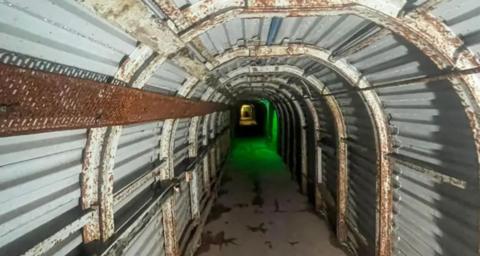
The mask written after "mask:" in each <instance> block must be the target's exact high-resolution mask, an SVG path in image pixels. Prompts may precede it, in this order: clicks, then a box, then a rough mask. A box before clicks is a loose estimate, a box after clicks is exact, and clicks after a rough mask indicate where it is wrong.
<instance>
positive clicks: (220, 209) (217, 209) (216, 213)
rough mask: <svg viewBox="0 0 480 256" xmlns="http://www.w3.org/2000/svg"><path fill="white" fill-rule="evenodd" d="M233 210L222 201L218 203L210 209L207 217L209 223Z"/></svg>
mask: <svg viewBox="0 0 480 256" xmlns="http://www.w3.org/2000/svg"><path fill="white" fill-rule="evenodd" d="M231 210H232V209H231V208H229V207H226V206H225V205H223V204H221V203H216V204H215V205H214V206H213V207H212V209H211V210H210V214H209V215H208V218H207V223H210V222H212V221H215V220H218V219H220V218H221V217H222V215H223V214H224V213H227V212H230V211H231Z"/></svg>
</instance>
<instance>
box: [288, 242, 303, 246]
mask: <svg viewBox="0 0 480 256" xmlns="http://www.w3.org/2000/svg"><path fill="white" fill-rule="evenodd" d="M288 243H289V244H290V245H291V246H295V245H297V244H298V243H300V242H299V241H288Z"/></svg>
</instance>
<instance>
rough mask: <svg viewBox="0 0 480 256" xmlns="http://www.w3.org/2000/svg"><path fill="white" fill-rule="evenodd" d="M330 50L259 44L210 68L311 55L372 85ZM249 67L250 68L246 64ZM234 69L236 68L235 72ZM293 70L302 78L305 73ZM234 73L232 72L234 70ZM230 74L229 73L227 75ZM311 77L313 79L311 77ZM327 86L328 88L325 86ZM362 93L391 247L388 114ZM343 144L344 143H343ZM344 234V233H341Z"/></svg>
mask: <svg viewBox="0 0 480 256" xmlns="http://www.w3.org/2000/svg"><path fill="white" fill-rule="evenodd" d="M330 55H331V52H329V51H327V50H325V49H320V48H315V47H312V46H307V45H302V44H292V45H287V46H283V45H282V46H260V47H256V48H250V47H240V48H238V49H234V50H232V51H228V52H226V53H224V54H222V55H219V56H217V57H216V58H215V60H216V62H215V66H211V67H210V69H214V68H218V67H220V66H221V65H223V64H224V63H227V62H229V61H231V60H233V59H235V58H239V57H279V56H309V57H311V58H313V59H315V60H317V61H318V62H319V63H321V64H323V65H324V66H326V67H327V68H330V69H331V70H333V71H335V72H336V73H337V74H339V75H340V76H341V77H343V78H344V79H345V80H346V81H347V82H348V83H349V84H350V85H351V86H353V85H356V86H357V87H358V88H369V87H371V85H370V83H369V81H368V80H367V79H366V78H364V77H363V76H362V75H361V74H360V73H359V72H358V71H357V70H356V69H355V68H354V67H353V66H351V65H350V64H348V63H347V62H346V61H344V60H332V59H330V58H329V57H330ZM247 69H249V68H248V67H247ZM255 69H256V70H259V69H261V66H255V67H254V68H251V72H255ZM266 71H268V72H278V70H276V69H275V68H273V69H270V70H268V69H267V70H266ZM233 72H235V71H233ZM300 72H301V73H299V72H298V71H297V72H293V73H294V74H296V75H299V76H300V77H301V76H302V74H303V71H301V70H300ZM231 73H232V72H231ZM227 76H228V75H227ZM311 79H312V78H310V80H311ZM325 88H326V87H325ZM359 95H360V96H361V97H362V99H363V100H364V101H365V104H366V105H367V109H368V110H369V111H368V112H369V113H370V116H371V120H373V124H374V128H375V131H374V134H375V137H376V145H377V149H378V151H379V154H378V155H377V166H378V167H377V168H378V173H379V175H378V177H379V180H378V181H377V183H378V186H379V189H378V191H379V193H378V195H377V196H378V208H379V210H380V213H379V220H378V221H379V230H378V236H379V239H378V246H377V249H378V248H390V247H391V243H392V241H391V235H390V234H391V228H392V225H391V224H392V214H393V213H392V205H393V195H392V187H391V182H390V176H391V172H392V168H391V161H390V158H389V154H390V152H392V151H393V146H392V145H393V144H392V141H393V140H392V138H391V135H390V133H389V129H388V121H387V117H386V115H385V113H384V111H383V107H382V104H381V101H380V99H379V97H378V95H377V94H376V92H375V91H368V90H366V91H360V92H359ZM341 144H343V142H342V143H341ZM342 236H343V235H342Z"/></svg>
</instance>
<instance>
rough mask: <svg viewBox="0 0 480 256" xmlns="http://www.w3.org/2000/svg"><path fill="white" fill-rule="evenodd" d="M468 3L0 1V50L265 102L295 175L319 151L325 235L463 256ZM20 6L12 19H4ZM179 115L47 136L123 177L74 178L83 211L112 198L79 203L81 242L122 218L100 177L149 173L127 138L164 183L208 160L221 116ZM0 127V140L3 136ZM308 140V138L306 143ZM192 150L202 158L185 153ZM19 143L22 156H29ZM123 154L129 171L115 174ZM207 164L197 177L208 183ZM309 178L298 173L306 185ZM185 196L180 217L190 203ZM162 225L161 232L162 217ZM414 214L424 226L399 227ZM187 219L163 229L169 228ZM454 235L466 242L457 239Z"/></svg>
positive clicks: (356, 248)
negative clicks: (328, 227) (327, 224)
mask: <svg viewBox="0 0 480 256" xmlns="http://www.w3.org/2000/svg"><path fill="white" fill-rule="evenodd" d="M187 2H188V3H189V4H187V5H185V3H187ZM479 10H480V2H478V1H476V0H465V1H457V0H450V1H448V0H420V1H404V0H388V1H375V0H323V1H259V0H194V1H193V0H192V1H180V0H178V1H177V0H165V1H160V0H144V1H130V0H121V1H99V0H82V1H76V2H74V3H61V4H58V5H57V4H54V3H53V2H50V1H48V4H46V5H45V6H43V7H42V6H40V4H39V3H29V4H27V3H22V2H21V1H13V0H12V1H3V2H2V3H0V13H5V14H7V13H8V15H6V16H5V22H2V23H5V24H6V25H5V26H4V27H3V28H0V30H1V31H2V32H3V33H2V36H3V37H4V39H5V40H1V42H0V49H1V50H0V60H1V63H2V64H8V65H14V66H20V67H22V68H26V69H34V70H37V71H41V72H50V73H55V74H56V75H59V76H69V77H71V78H72V77H73V78H75V79H86V80H88V81H92V82H95V83H106V84H110V85H112V86H113V85H115V86H116V85H122V86H124V87H127V88H126V89H131V88H138V89H141V90H143V91H148V92H154V93H160V94H164V95H169V96H175V97H181V98H187V99H189V100H192V101H188V104H195V103H198V101H200V102H203V101H208V102H214V103H218V104H219V105H220V104H224V105H233V104H235V103H236V102H238V101H241V100H248V99H261V98H266V99H269V100H270V101H271V102H272V103H273V104H274V106H275V108H276V109H278V111H279V113H280V114H279V115H280V118H281V119H282V120H283V121H282V122H281V127H283V129H285V131H284V132H285V135H286V136H287V135H288V136H290V137H289V138H290V139H292V141H296V142H300V143H299V145H301V146H300V148H301V149H299V150H300V152H301V153H304V154H303V156H302V158H301V160H299V161H300V162H301V163H298V162H295V163H296V164H297V165H294V166H300V167H301V168H302V170H301V171H300V172H301V174H302V175H304V176H305V179H307V178H309V177H307V176H308V170H307V169H308V168H309V165H308V164H307V159H306V158H307V153H308V152H309V150H312V148H313V150H318V149H316V148H317V147H320V148H322V151H319V152H320V153H319V154H320V155H321V156H322V159H323V158H325V160H324V162H325V163H322V164H324V165H325V166H326V167H325V170H324V173H323V176H322V177H324V178H325V180H324V182H323V183H322V184H323V185H319V186H318V187H316V189H317V190H318V191H317V190H316V191H315V192H316V193H317V195H316V198H317V200H318V202H321V204H320V203H319V205H318V208H319V209H321V210H322V211H323V212H324V213H325V214H327V215H328V214H332V212H333V215H334V218H333V221H334V222H335V223H334V225H335V226H336V232H337V233H336V235H337V238H338V240H339V241H340V242H342V244H344V245H346V246H347V247H349V248H350V250H351V251H352V252H354V253H356V254H359V255H362V254H365V255H379V256H388V255H443V254H445V255H449V254H452V253H454V252H456V251H459V250H460V251H462V252H464V255H477V254H478V250H479V248H478V246H479V245H478V241H479V239H480V238H479V237H480V236H479V232H480V231H479V230H480V229H479V223H480V222H478V219H479V218H480V216H479V214H478V208H479V207H480V206H479V203H478V200H477V201H476V200H475V198H474V199H470V198H469V195H471V194H472V193H478V192H479V191H478V190H479V177H480V175H479V173H480V122H479V113H480V76H479V75H478V73H480V64H479V59H478V54H479V53H480V39H479V38H480V37H479V36H478V34H479V33H480V31H478V30H475V28H476V24H478V22H479V21H480V15H479ZM48 13H51V17H47V16H48V15H49V14H48ZM19 17H20V18H22V19H24V21H25V22H24V23H22V22H17V20H18V18H19ZM41 17H46V18H45V19H43V21H42V22H43V23H41V24H40V25H39V26H40V29H39V30H40V31H41V32H48V33H50V34H52V35H55V36H56V39H50V38H47V37H45V36H43V35H42V34H41V33H40V32H36V31H34V28H33V27H29V26H28V25H29V24H34V23H35V22H39V20H41ZM69 19H70V21H69V22H66V20H69ZM16 31H17V32H18V31H20V32H21V33H20V32H18V33H17V32H16ZM75 41H77V42H78V44H77V45H75V43H74V42H75ZM35 47H38V49H42V51H37V52H36V51H33V50H32V49H33V48H35ZM97 53H101V54H97ZM95 54H97V55H95ZM44 64H45V65H44ZM57 66H58V68H57ZM169 99H170V98H169ZM176 100H178V99H176ZM192 102H193V103H192ZM185 104H186V103H185ZM199 104H200V103H199ZM224 105H222V106H224ZM131 106H133V104H132V105H131ZM192 106H193V105H192ZM195 106H197V105H195ZM212 106H213V105H212ZM212 108H213V107H212ZM207 112H208V111H207ZM201 114H205V113H203V112H202V113H201ZM191 116H192V115H190V116H188V115H187V116H185V117H186V118H184V119H168V120H162V121H160V120H158V121H157V122H154V123H150V124H149V126H148V127H147V125H146V124H144V125H141V127H142V128H139V127H140V126H136V125H132V126H123V127H122V126H120V125H122V124H123V123H117V124H115V123H112V124H110V125H116V126H111V127H108V128H92V127H96V126H91V127H90V126H89V127H80V128H92V129H89V131H88V134H87V135H86V136H83V135H80V134H77V135H76V134H70V133H72V131H64V132H65V133H66V134H65V135H61V136H60V137H62V136H65V137H66V138H69V139H70V140H71V142H70V144H69V145H70V147H72V148H69V147H67V146H65V148H64V151H61V150H60V151H59V152H58V153H59V154H60V153H61V154H67V151H68V152H70V151H72V150H77V151H78V149H79V148H81V147H83V146H78V145H80V144H82V145H83V144H85V146H84V149H83V151H84V152H86V154H87V155H90V154H91V155H94V156H95V155H99V157H92V158H91V159H90V158H89V159H87V161H86V162H88V163H87V164H85V163H82V164H80V166H81V167H82V170H83V171H82V173H85V172H86V171H87V170H90V171H91V170H94V169H95V168H97V169H98V168H101V169H102V168H103V169H105V170H107V171H106V172H105V173H104V174H103V176H100V177H99V179H101V180H109V179H110V177H113V173H114V172H116V171H118V172H122V173H124V174H122V179H119V178H118V177H117V179H116V180H115V181H113V178H112V185H111V187H102V188H101V189H99V190H98V192H97V191H94V190H95V189H93V188H88V186H85V187H83V188H81V190H82V194H87V195H88V196H87V197H86V198H82V207H83V208H82V209H91V208H92V207H93V205H94V204H95V202H94V201H95V200H94V199H93V198H95V196H97V193H99V194H101V195H105V196H106V197H108V198H113V197H114V196H115V200H116V201H115V203H114V202H113V200H111V201H112V202H109V203H108V204H106V205H104V204H102V205H101V206H100V207H101V210H100V213H99V214H100V215H101V216H97V215H95V214H96V213H93V212H92V213H89V215H88V216H87V215H85V216H83V217H82V218H81V219H79V222H78V223H77V222H76V225H80V226H81V227H83V226H87V228H85V229H86V230H87V231H86V233H87V235H86V236H85V235H84V236H83V239H84V241H93V240H98V239H100V240H102V241H107V240H108V238H110V237H112V235H113V234H114V233H115V232H117V226H122V225H124V224H125V223H127V221H126V220H125V221H124V220H119V219H122V218H121V217H117V216H121V214H124V212H122V210H119V209H120V208H123V207H124V206H125V205H127V203H126V201H122V200H126V199H125V198H127V194H128V192H125V191H127V188H130V187H127V186H126V185H125V187H123V186H122V187H121V188H118V191H117V190H115V191H114V190H113V187H114V186H115V185H113V184H123V183H122V182H124V183H127V181H129V182H131V180H130V179H132V180H133V178H134V177H135V178H136V177H137V176H136V175H145V172H144V171H143V170H144V169H145V168H147V167H145V166H144V165H142V164H139V163H133V162H128V159H129V158H128V156H127V153H126V152H127V151H128V150H127V149H129V145H130V143H139V144H141V145H142V147H144V148H142V150H143V151H142V152H144V153H145V152H148V154H149V156H151V158H152V159H153V158H155V157H156V156H157V155H158V159H157V160H155V161H153V160H148V161H150V162H151V163H150V165H151V166H155V167H154V168H155V170H156V172H158V173H162V174H161V175H160V174H159V175H160V176H161V178H162V179H168V178H171V177H175V176H176V175H175V168H177V166H179V163H182V164H184V165H186V166H191V165H192V164H193V165H195V164H198V165H199V166H200V167H198V168H199V169H202V170H204V169H208V168H209V167H212V168H215V167H218V166H217V162H220V158H221V157H222V154H224V151H225V152H226V148H215V149H213V150H211V149H210V148H209V143H210V141H215V140H216V139H217V138H218V141H221V140H222V141H226V140H228V136H227V135H226V134H227V133H226V132H225V131H226V130H228V125H229V122H230V120H229V118H230V115H229V113H228V111H223V110H221V111H210V112H208V114H206V115H202V116H197V117H191ZM165 117H168V116H167V115H165ZM157 119H159V118H157ZM157 119H155V120H157ZM149 121H151V120H149ZM289 121H290V123H295V124H290V123H289ZM297 121H298V122H299V123H296V122H297ZM309 125H311V126H309ZM77 128H78V127H77ZM307 128H308V129H307ZM309 129H310V130H309ZM147 130H148V133H149V134H148V135H147V134H146V133H145V131H147ZM61 133H62V132H59V134H61ZM73 133H74V132H73ZM297 133H298V134H300V135H298V134H297ZM297 135H298V136H297ZM27 136H32V137H29V138H31V139H32V140H41V141H43V140H42V139H41V138H37V137H35V135H27ZM142 136H143V137H142ZM309 136H310V137H309ZM73 137H75V138H73ZM147 137H148V139H147ZM12 138H13V139H12V142H9V141H7V142H5V145H10V144H16V143H17V142H16V141H15V138H16V137H12ZM135 138H137V139H139V140H141V141H142V142H134V141H135ZM140 138H142V139H140ZM309 139H310V140H313V144H312V145H313V146H314V147H310V148H308V147H309V145H310V144H308V143H309ZM59 140H61V139H59ZM20 141H21V142H18V143H17V144H21V143H24V141H22V139H20ZM225 143H226V142H225ZM289 143H290V144H289ZM40 144H41V143H40ZM281 144H282V146H283V147H284V148H283V149H281V153H282V156H283V157H284V158H286V159H289V158H288V157H290V156H287V155H288V154H289V153H291V152H290V151H288V150H286V149H285V147H288V146H290V147H293V146H295V143H293V144H292V142H286V141H282V143H281ZM75 145H76V146H75ZM152 145H155V146H152ZM157 146H158V147H157ZM117 148H118V151H119V154H118V156H117V155H116V152H117ZM209 150H210V151H209ZM295 150H296V149H295ZM295 150H293V149H292V151H295ZM19 151H21V150H20V149H19ZM204 151H207V152H208V153H204V154H206V155H207V156H208V157H206V158H205V159H203V158H202V159H201V160H198V161H193V160H191V158H194V157H197V155H199V152H204ZM32 152H34V153H31V154H32V156H31V159H34V158H37V157H38V156H37V155H36V154H40V153H37V152H36V151H34V150H32ZM295 152H297V151H295ZM297 153H298V152H297ZM40 155H41V154H40ZM137 155H138V156H137V157H139V156H140V152H139V153H138V154H137ZM42 156H43V155H42ZM71 157H72V158H74V157H73V156H71ZM116 157H117V158H116ZM303 157H305V158H303ZM4 158H5V159H7V160H8V161H10V162H8V161H7V160H5V161H7V163H6V164H5V165H8V164H20V163H17V162H15V161H13V160H9V159H11V156H10V157H8V156H6V157H4ZM77 158H80V159H81V156H77ZM130 158H132V157H131V156H130ZM318 158H319V157H318V156H315V159H316V160H318ZM31 159H29V158H28V157H27V158H26V159H21V160H22V161H24V160H31ZM212 159H214V160H212ZM77 160H78V159H77ZM294 160H295V159H292V160H291V161H294ZM19 161H20V160H19ZM32 161H33V160H32ZM82 161H85V160H82ZM288 161H290V160H287V162H288ZM295 161H297V160H295ZM127 162H128V164H127ZM138 162H140V160H138ZM192 162H193V163H192ZM122 163H125V165H124V166H123V167H121V166H122ZM127 165H128V166H132V168H133V169H135V171H128V170H126V169H127V167H125V166H127ZM137 165H138V166H137ZM99 166H100V167H99ZM133 166H135V167H133ZM12 168H13V167H12ZM122 168H124V169H122ZM162 168H163V169H166V170H168V172H161V171H160V169H162ZM103 169H102V170H103ZM207 172H208V171H207ZM205 175H207V174H204V176H202V177H201V178H202V179H203V180H204V181H205V182H204V183H202V184H203V185H210V184H209V182H210V176H208V177H207V176H205ZM208 175H214V174H211V173H210V172H208ZM129 177H132V178H129ZM142 177H143V176H142ZM144 179H145V180H146V179H147V178H144ZM186 179H187V180H188V179H197V177H196V176H195V177H193V178H192V177H189V178H186ZM86 180H88V179H86ZM88 182H90V181H89V180H88ZM309 182H311V181H307V180H305V181H304V180H300V181H299V183H300V184H301V186H303V187H302V189H303V190H305V191H306V190H307V185H308V183H309ZM86 184H90V183H86ZM65 186H66V187H67V185H65ZM136 186H139V185H136ZM142 186H143V185H142ZM185 186H187V185H185ZM78 190H80V188H79V189H78ZM85 191H87V192H85ZM305 191H304V192H305ZM413 191H416V192H418V194H416V195H415V193H414V192H413ZM32 193H33V192H32ZM72 193H73V192H72ZM320 194H321V196H320ZM191 196H192V198H196V196H197V195H194V194H192V195H191ZM102 199H103V198H102ZM192 200H193V199H192ZM100 201H101V200H100ZM178 201H181V199H178ZM173 202H174V200H173V201H168V202H167V203H166V204H167V208H168V209H169V210H168V211H169V212H168V211H167V213H164V214H163V215H162V218H164V219H167V220H168V219H169V218H173V217H172V216H174V215H175V211H176V209H177V208H178V209H183V208H182V207H184V206H182V205H173V204H174V203H173ZM117 203H118V204H117ZM115 204H117V208H118V209H117V208H114V205H115ZM168 205H169V206H168ZM19 207H20V206H19ZM175 207H177V208H175ZM191 207H193V208H191V212H192V214H193V215H195V214H199V213H197V212H195V211H198V209H197V210H195V207H194V206H193V205H192V206H191ZM72 209H73V208H72ZM178 209H177V210H178ZM455 210H459V211H462V212H465V214H466V217H465V220H458V219H457V218H455ZM72 211H73V210H72ZM117 212H118V214H117ZM425 212H429V213H430V214H426V213H425ZM125 214H126V213H125ZM72 216H73V215H72ZM372 216H373V218H370V217H372ZM72 218H73V217H72ZM115 218H117V219H115ZM92 219H109V220H110V222H107V223H104V222H102V223H101V228H98V227H96V226H95V225H90V224H89V223H90V222H91V220H92ZM114 219H115V221H114ZM372 219H373V220H372ZM412 220H416V221H417V222H418V223H414V222H412ZM115 223H117V224H115ZM118 223H120V224H121V225H118ZM97 224H98V223H97ZM157 224H158V223H157ZM157 224H156V225H157ZM89 225H90V226H89ZM125 225H126V224H125ZM162 225H163V226H162V227H163V228H165V229H166V230H167V229H169V230H171V229H174V227H173V224H172V223H168V222H163V224H162ZM169 225H170V226H169ZM416 225H419V226H421V227H422V231H421V232H420V233H419V234H417V235H413V234H411V233H412V230H413V229H415V226H416ZM440 225H442V227H439V226H440ZM186 226H187V223H181V224H179V225H177V226H176V228H179V229H181V231H178V232H179V233H181V232H183V229H185V228H186ZM457 226H459V227H461V228H458V227H457ZM462 229H463V230H466V231H462ZM93 230H97V231H93ZM98 230H99V231H98ZM19 232H20V231H19ZM25 232H27V231H25ZM88 232H91V233H88ZM174 233H175V232H174ZM465 233H468V234H469V236H470V237H472V239H469V240H468V241H462V234H465ZM22 234H23V233H22ZM18 236H19V237H20V236H21V234H20V233H19V234H18ZM15 238H16V237H15V235H12V236H11V237H9V239H10V240H12V241H14V240H15ZM122 239H123V238H122ZM125 239H127V238H125ZM10 240H9V241H6V242H5V243H2V244H0V248H1V247H2V246H4V245H5V244H8V243H10V242H11V241H10ZM177 240H180V237H175V236H171V237H167V238H165V240H162V243H165V250H166V253H167V254H168V253H170V254H171V255H175V253H177V251H176V250H178V248H177V247H178V246H177V245H176V242H177ZM418 240H421V242H418ZM473 240H474V242H472V241H473ZM119 241H120V240H119ZM115 243H117V241H116V242H115ZM119 243H120V242H119ZM35 248H38V247H34V249H35ZM50 249H51V248H50ZM35 250H36V249H35ZM122 250H123V249H122ZM34 252H35V251H34Z"/></svg>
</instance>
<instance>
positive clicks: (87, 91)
mask: <svg viewBox="0 0 480 256" xmlns="http://www.w3.org/2000/svg"><path fill="white" fill-rule="evenodd" d="M227 108H228V106H227V105H224V104H218V103H211V102H197V101H191V100H187V99H182V98H179V97H172V96H165V95H161V94H157V93H152V92H146V91H142V90H139V89H132V88H125V87H120V86H113V85H109V84H105V83H100V82H95V81H91V80H84V79H78V78H71V77H67V76H63V75H58V74H51V73H45V72H39V71H34V70H28V69H23V68H18V67H14V66H10V65H4V64H0V136H11V135H19V134H29V133H38V132H46V131H55V130H64V129H76V128H91V127H103V126H112V125H125V124H132V123H141V122H148V121H155V120H164V119H168V118H184V117H193V116H199V115H205V114H207V113H211V112H214V111H219V110H224V109H227Z"/></svg>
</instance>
